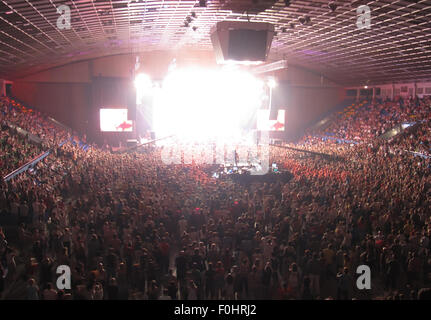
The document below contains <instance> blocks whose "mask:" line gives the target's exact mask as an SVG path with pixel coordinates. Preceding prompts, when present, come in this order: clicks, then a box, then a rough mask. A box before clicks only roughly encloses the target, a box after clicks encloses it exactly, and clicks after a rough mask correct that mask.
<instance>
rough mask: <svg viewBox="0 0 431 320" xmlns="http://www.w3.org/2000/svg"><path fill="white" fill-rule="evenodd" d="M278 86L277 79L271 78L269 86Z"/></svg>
mask: <svg viewBox="0 0 431 320" xmlns="http://www.w3.org/2000/svg"><path fill="white" fill-rule="evenodd" d="M276 86H277V81H275V79H274V78H269V79H268V87H270V88H271V89H274V88H275V87H276Z"/></svg>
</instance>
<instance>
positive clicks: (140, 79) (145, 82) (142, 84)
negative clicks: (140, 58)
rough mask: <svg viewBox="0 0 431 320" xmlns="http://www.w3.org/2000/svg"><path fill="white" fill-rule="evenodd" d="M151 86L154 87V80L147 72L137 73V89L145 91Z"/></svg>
mask: <svg viewBox="0 0 431 320" xmlns="http://www.w3.org/2000/svg"><path fill="white" fill-rule="evenodd" d="M151 87H152V82H151V78H150V76H149V75H147V74H145V73H139V74H138V75H136V77H135V88H136V89H139V90H142V91H145V90H148V89H151Z"/></svg>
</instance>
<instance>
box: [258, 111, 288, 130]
mask: <svg viewBox="0 0 431 320" xmlns="http://www.w3.org/2000/svg"><path fill="white" fill-rule="evenodd" d="M284 124H285V110H278V113H277V120H269V110H267V109H260V110H257V130H260V131H284Z"/></svg>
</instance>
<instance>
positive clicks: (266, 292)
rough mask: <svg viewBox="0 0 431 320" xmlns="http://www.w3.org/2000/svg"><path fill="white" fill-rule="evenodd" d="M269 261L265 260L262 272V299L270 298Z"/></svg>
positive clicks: (270, 271)
mask: <svg viewBox="0 0 431 320" xmlns="http://www.w3.org/2000/svg"><path fill="white" fill-rule="evenodd" d="M271 278H272V269H271V263H270V262H267V263H266V265H265V268H264V269H263V272H262V285H263V299H271V292H270V291H271V290H270V289H271Z"/></svg>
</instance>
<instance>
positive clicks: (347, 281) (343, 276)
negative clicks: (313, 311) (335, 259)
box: [337, 268, 353, 300]
mask: <svg viewBox="0 0 431 320" xmlns="http://www.w3.org/2000/svg"><path fill="white" fill-rule="evenodd" d="M337 280H338V284H337V299H344V300H349V297H350V290H351V289H352V284H353V280H352V278H351V276H350V274H349V269H347V268H344V269H343V272H340V273H338V274H337Z"/></svg>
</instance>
